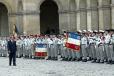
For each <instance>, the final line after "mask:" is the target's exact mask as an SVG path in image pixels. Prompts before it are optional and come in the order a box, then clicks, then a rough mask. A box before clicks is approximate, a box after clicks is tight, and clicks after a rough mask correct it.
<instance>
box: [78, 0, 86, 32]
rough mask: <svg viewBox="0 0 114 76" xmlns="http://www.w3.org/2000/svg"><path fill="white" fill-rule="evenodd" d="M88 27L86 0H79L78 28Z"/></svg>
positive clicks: (84, 28)
mask: <svg viewBox="0 0 114 76" xmlns="http://www.w3.org/2000/svg"><path fill="white" fill-rule="evenodd" d="M86 29H87V11H86V1H85V0H84V1H82V0H77V30H86Z"/></svg>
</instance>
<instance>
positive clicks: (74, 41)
mask: <svg viewBox="0 0 114 76" xmlns="http://www.w3.org/2000/svg"><path fill="white" fill-rule="evenodd" d="M65 46H66V47H67V48H70V49H73V50H75V51H80V35H78V34H77V33H74V32H68V33H67V41H66V44H65Z"/></svg>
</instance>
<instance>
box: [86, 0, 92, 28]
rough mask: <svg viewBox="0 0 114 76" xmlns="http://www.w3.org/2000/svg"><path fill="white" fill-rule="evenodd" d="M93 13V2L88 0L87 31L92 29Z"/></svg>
mask: <svg viewBox="0 0 114 76" xmlns="http://www.w3.org/2000/svg"><path fill="white" fill-rule="evenodd" d="M91 24H92V11H91V1H90V0H87V29H89V30H91V29H92V25H91Z"/></svg>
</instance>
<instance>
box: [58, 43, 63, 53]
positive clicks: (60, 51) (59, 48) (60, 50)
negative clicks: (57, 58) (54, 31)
mask: <svg viewBox="0 0 114 76" xmlns="http://www.w3.org/2000/svg"><path fill="white" fill-rule="evenodd" d="M57 49H58V54H59V55H61V54H62V49H63V45H62V44H58V45H57Z"/></svg>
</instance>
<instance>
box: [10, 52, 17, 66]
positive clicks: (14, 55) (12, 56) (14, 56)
mask: <svg viewBox="0 0 114 76" xmlns="http://www.w3.org/2000/svg"><path fill="white" fill-rule="evenodd" d="M12 60H13V65H16V53H10V55H9V65H11V64H12Z"/></svg>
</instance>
